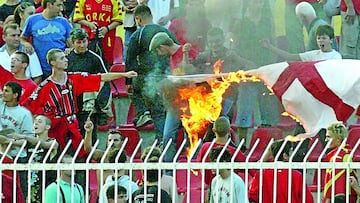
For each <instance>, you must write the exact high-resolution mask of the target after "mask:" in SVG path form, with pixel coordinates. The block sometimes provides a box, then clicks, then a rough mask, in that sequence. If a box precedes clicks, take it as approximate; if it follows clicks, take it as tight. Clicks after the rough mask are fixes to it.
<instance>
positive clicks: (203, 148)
mask: <svg viewBox="0 0 360 203" xmlns="http://www.w3.org/2000/svg"><path fill="white" fill-rule="evenodd" d="M210 145H211V142H205V143H204V144H203V145H202V146H201V148H200V151H199V154H198V155H197V157H196V162H202V160H203V157H204V156H205V154H206V152H207V151H208V150H209V147H210ZM219 146H224V145H223V144H217V143H214V145H213V147H212V149H214V148H217V147H219ZM227 149H228V150H229V151H230V154H231V155H233V154H234V153H235V151H236V148H234V147H232V146H229V145H228V147H227ZM205 161H206V162H210V157H209V156H208V157H206V159H205ZM235 161H236V162H245V161H246V157H245V155H244V154H243V153H242V152H240V151H239V153H238V154H237V156H236V158H235ZM249 172H250V171H249ZM214 177H215V174H214V173H213V172H212V171H211V170H205V183H206V184H208V185H210V184H211V180H212V179H213V178H214Z"/></svg>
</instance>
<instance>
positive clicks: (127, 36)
mask: <svg viewBox="0 0 360 203" xmlns="http://www.w3.org/2000/svg"><path fill="white" fill-rule="evenodd" d="M136 29H137V27H132V28H125V41H124V51H123V52H124V61H126V54H127V53H126V52H127V49H128V46H129V43H130V37H131V35H132V34H133V33H134V32H135V31H136Z"/></svg>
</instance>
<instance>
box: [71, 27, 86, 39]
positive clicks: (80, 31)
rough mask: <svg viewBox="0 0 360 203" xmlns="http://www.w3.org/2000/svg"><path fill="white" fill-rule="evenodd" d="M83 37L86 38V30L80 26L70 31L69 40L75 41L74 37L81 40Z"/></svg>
mask: <svg viewBox="0 0 360 203" xmlns="http://www.w3.org/2000/svg"><path fill="white" fill-rule="evenodd" d="M85 38H88V34H87V32H86V31H85V30H84V29H82V28H75V29H73V30H72V31H71V33H70V39H71V41H73V42H74V41H75V40H76V39H79V40H83V39H85Z"/></svg>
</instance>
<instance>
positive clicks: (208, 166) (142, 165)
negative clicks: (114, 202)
mask: <svg viewBox="0 0 360 203" xmlns="http://www.w3.org/2000/svg"><path fill="white" fill-rule="evenodd" d="M229 141H230V140H229ZM303 141H304V140H301V141H300V142H299V143H298V145H297V147H295V149H294V151H293V153H292V154H291V156H290V158H289V161H288V162H280V161H276V160H277V158H278V157H279V156H280V154H277V155H276V156H275V157H274V160H275V161H273V162H265V161H263V160H264V159H265V157H266V152H267V151H268V150H269V149H270V146H271V145H272V144H273V142H274V140H273V139H271V140H270V142H269V143H268V144H267V147H266V149H265V152H264V153H263V154H262V157H261V159H260V160H259V161H257V162H252V161H250V157H251V155H252V153H254V151H255V149H256V147H257V145H258V144H259V143H260V140H259V139H258V140H256V142H255V144H254V146H251V147H250V149H249V150H248V153H247V155H246V156H247V159H246V161H245V162H235V157H236V156H237V154H238V153H240V148H241V146H242V145H243V144H244V141H242V142H240V144H239V147H237V149H236V151H235V153H234V154H233V156H232V159H231V162H220V161H219V159H218V160H217V162H205V158H204V159H203V160H202V161H201V162H200V163H199V162H193V160H194V157H195V152H194V153H193V154H191V155H190V157H189V158H188V159H187V160H185V162H184V161H183V162H180V161H179V157H180V154H181V152H182V151H183V150H185V146H186V140H184V141H183V142H182V143H181V145H180V148H179V149H178V151H177V153H176V155H175V157H174V161H173V162H167V163H165V162H163V161H162V160H163V156H164V155H165V154H166V153H167V150H168V148H169V146H170V142H169V143H167V144H166V145H165V146H164V149H163V152H162V154H161V157H160V161H159V162H158V163H149V162H148V159H149V156H147V157H146V158H145V159H144V161H143V162H139V161H138V160H137V159H138V158H137V157H136V154H137V152H138V151H139V150H140V148H141V147H140V146H141V143H142V139H140V142H139V143H138V144H137V146H136V148H135V150H134V151H133V153H132V154H131V155H129V161H128V162H127V163H118V160H119V157H120V153H121V152H122V151H124V149H125V147H126V145H127V143H128V139H127V138H125V140H124V141H123V145H122V147H121V148H120V152H119V154H117V157H116V163H106V156H107V155H108V154H109V151H110V148H111V146H112V143H110V144H109V146H108V147H107V148H106V149H105V150H104V155H103V157H102V158H101V161H100V162H99V163H92V161H91V157H92V155H93V154H94V152H95V150H96V147H97V146H98V144H99V141H97V142H96V143H95V145H94V147H93V148H92V151H91V152H90V153H89V156H88V158H87V159H86V161H85V163H77V161H76V160H77V155H78V154H79V152H80V149H81V148H82V147H83V142H81V143H80V146H79V147H78V149H77V150H76V152H75V153H74V156H73V159H72V163H61V162H60V160H61V159H62V157H63V156H64V155H65V153H66V151H67V150H68V149H69V148H70V146H71V141H69V142H68V143H67V145H66V147H65V149H64V150H63V151H62V152H61V154H60V156H59V158H58V161H57V163H53V164H50V163H47V160H48V159H49V157H50V152H51V150H52V149H53V148H54V144H55V142H54V143H53V145H52V146H51V147H50V149H49V150H48V153H47V154H46V155H45V158H44V160H43V162H42V163H32V161H33V158H34V156H35V152H36V151H37V149H39V148H40V143H38V144H37V145H36V146H35V150H33V153H32V154H31V155H30V156H29V157H30V158H29V162H28V163H25V164H22V163H18V159H19V157H18V156H17V157H15V158H14V159H13V161H14V163H12V164H0V171H1V172H3V171H5V170H10V171H12V172H13V177H17V174H18V173H19V171H26V172H27V174H28V178H27V187H28V192H27V194H26V196H27V202H31V171H41V174H42V177H43V178H42V183H41V188H42V190H41V191H43V192H42V200H43V202H44V191H45V178H46V176H45V171H47V170H56V171H57V177H59V176H60V170H71V171H72V174H73V175H72V176H71V180H72V182H73V181H74V177H75V171H76V170H84V171H85V174H86V185H85V186H86V188H90V185H91V181H93V180H90V175H89V174H90V171H91V170H97V171H98V172H99V176H98V177H97V180H98V184H99V187H98V190H97V192H95V193H94V194H95V195H96V194H98V191H100V190H101V188H102V185H103V183H104V180H105V178H106V177H104V171H106V170H114V171H115V172H114V175H115V177H117V170H118V169H124V170H127V171H128V174H129V176H130V180H135V177H134V175H133V173H135V172H138V171H139V170H142V171H144V172H143V180H144V181H143V186H144V187H146V186H147V181H146V180H147V178H148V177H147V173H146V170H148V169H158V173H159V181H158V183H159V185H158V186H159V187H160V188H161V181H160V178H161V173H162V171H164V170H170V171H172V173H173V177H174V178H173V181H172V187H173V188H175V191H180V192H181V193H182V194H181V195H180V196H181V197H182V198H181V199H180V200H176V201H175V199H176V197H175V196H176V195H175V193H173V194H172V200H173V202H177V201H180V202H181V201H182V202H195V203H197V202H205V198H206V195H205V194H206V191H207V189H208V187H209V186H208V185H206V184H205V170H215V171H216V174H219V171H220V169H231V171H234V170H237V169H242V170H244V171H245V172H244V177H243V178H244V183H245V188H249V185H250V184H251V181H249V180H250V179H251V178H250V176H251V175H250V173H249V170H252V169H255V170H258V171H259V172H260V173H259V174H260V182H262V181H263V178H264V177H263V176H262V173H261V172H262V171H263V170H266V169H273V170H274V171H277V170H278V169H289V175H288V177H289V178H288V180H287V182H286V183H283V184H288V188H291V184H292V178H291V170H294V169H301V170H302V174H303V181H302V188H303V193H302V194H303V198H302V200H303V201H302V202H303V203H305V202H306V201H305V192H304V191H305V189H306V186H307V185H311V184H313V183H312V181H309V180H307V177H314V176H313V175H310V174H311V173H310V172H311V171H312V172H314V171H315V172H317V173H316V174H317V175H316V176H315V177H314V178H313V180H316V181H315V182H317V184H316V185H314V187H315V188H316V189H315V190H313V191H312V192H313V193H312V194H313V197H314V200H315V202H321V199H322V188H321V183H322V182H323V180H322V177H321V173H322V170H323V169H331V170H332V173H333V177H334V175H335V169H345V170H346V177H347V178H346V185H349V184H350V183H349V179H350V170H351V169H358V168H360V162H351V161H350V159H351V157H353V155H354V152H355V150H352V152H351V153H350V155H349V157H350V159H349V160H348V161H347V162H323V161H322V160H323V158H324V156H325V152H326V151H327V150H328V149H329V146H330V142H328V143H327V145H326V146H325V147H324V149H323V150H322V152H321V154H320V155H319V156H318V159H317V161H316V162H309V161H307V160H308V157H309V156H310V154H311V153H312V151H313V150H314V148H315V146H316V144H318V142H319V140H315V141H314V142H313V144H312V145H311V146H310V147H309V150H308V151H307V153H306V155H305V158H304V161H302V162H294V161H293V158H294V155H295V154H296V152H297V151H298V150H299V148H300V146H301V144H302V142H303ZM286 142H287V141H285V142H283V144H282V145H281V149H280V150H279V151H282V149H283V148H284V147H285V144H286ZM200 143H201V140H200V141H199V142H198V144H197V145H196V149H199V148H200V147H201V144H200ZM229 143H230V142H227V143H226V144H225V146H224V149H225V148H226V147H227V146H228V145H229ZM345 143H346V139H345V140H343V142H342V146H344V145H345ZM157 144H158V143H157V140H155V141H154V143H153V144H152V146H151V150H150V151H152V150H153V149H154V147H155V146H157ZM359 144H360V140H358V141H357V143H356V144H355V145H354V149H356V148H358V146H359ZM11 145H12V143H10V144H9V145H8V146H7V148H6V150H5V151H4V152H3V155H2V157H1V159H0V162H1V163H3V161H4V158H5V157H6V154H7V153H8V152H9V149H10V147H11ZM213 145H214V141H213V142H212V143H211V147H210V148H209V149H211V148H212V146H213ZM25 146H26V143H24V144H23V145H22V146H21V148H20V152H21V151H22V150H24V149H25ZM194 151H196V150H194ZM339 151H340V150H338V151H337V152H336V156H337V155H338V154H339ZM20 152H19V154H20ZM209 152H210V150H208V151H207V153H206V156H208V154H209ZM223 152H224V150H223V151H222V153H223ZM222 153H221V154H222ZM184 171H185V173H184ZM196 172H197V173H198V174H197V176H196ZM179 174H180V175H179ZM183 174H186V177H183V176H182V175H183ZM274 174H275V175H274V181H273V188H277V178H278V177H277V173H274ZM194 177H197V178H196V181H200V183H197V186H196V187H193V185H194V183H193V182H192V178H194ZM0 181H1V182H2V181H3V177H2V176H0ZM17 181H18V180H17V178H13V185H12V187H13V189H12V191H13V195H12V198H13V200H12V202H17V200H16V197H17V194H18V192H19V191H18V190H19V189H18V188H17V187H16V186H17V184H18V182H17ZM180 182H182V184H184V182H185V183H186V184H185V188H182V190H179V188H178V187H179V183H180ZM231 183H233V180H232V179H231ZM333 183H334V181H333ZM199 185H200V187H199ZM231 185H233V184H231ZM3 187H7V186H6V185H2V184H0V191H3ZM59 187H60V186H59V184H58V188H57V197H54V202H61V201H62V200H61V197H60V188H59ZM95 189H96V188H95ZM176 189H178V190H176ZM233 190H234V188H233V186H232V187H231V192H230V197H232V195H234V194H233ZM116 191H117V185H116V187H115V192H116ZM74 192H76V189H75V187H74V185H71V197H73V195H74ZM91 192H92V191H89V189H86V190H84V193H85V195H84V196H85V197H84V199H85V202H94V199H96V197H94V196H91V195H90V193H91ZM132 192H134V191H130V193H132ZM264 192H266V191H264V190H263V189H262V188H261V187H260V190H259V202H266V203H269V202H276V197H277V192H279V191H277V190H276V189H274V194H273V200H268V199H266V200H265V199H262V198H263V195H262V194H263V193H264ZM331 192H332V194H334V192H335V191H334V187H332V189H331ZM349 192H350V191H349V190H347V192H346V202H349ZM192 193H196V194H200V197H199V195H195V196H196V197H197V198H199V199H195V198H194V196H192ZM91 194H93V193H91ZM158 195H159V196H160V195H161V194H160V192H159V194H158ZM291 195H292V190H291V189H289V190H288V195H287V196H288V202H291ZM3 196H4V194H3ZM145 196H146V190H145ZM160 200H161V198H159V201H158V202H161V201H160ZM0 202H3V199H2V198H0ZM71 202H74V199H72V201H71ZM129 202H130V203H131V202H133V201H132V200H131V197H130V198H129ZM244 202H245V200H244ZM332 202H334V195H332Z"/></svg>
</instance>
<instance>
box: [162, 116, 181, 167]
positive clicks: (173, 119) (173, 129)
mask: <svg viewBox="0 0 360 203" xmlns="http://www.w3.org/2000/svg"><path fill="white" fill-rule="evenodd" d="M180 127H181V121H180V118H179V115H178V114H177V113H175V112H174V111H171V110H170V111H167V112H166V117H165V125H164V134H163V143H164V147H165V146H166V145H167V144H168V142H169V140H170V139H172V141H171V144H170V146H169V148H168V150H167V151H166V153H165V156H164V161H165V162H172V161H173V159H174V157H175V154H176V152H177V149H176V140H177V134H178V131H179V129H180Z"/></svg>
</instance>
